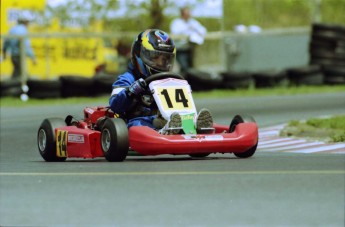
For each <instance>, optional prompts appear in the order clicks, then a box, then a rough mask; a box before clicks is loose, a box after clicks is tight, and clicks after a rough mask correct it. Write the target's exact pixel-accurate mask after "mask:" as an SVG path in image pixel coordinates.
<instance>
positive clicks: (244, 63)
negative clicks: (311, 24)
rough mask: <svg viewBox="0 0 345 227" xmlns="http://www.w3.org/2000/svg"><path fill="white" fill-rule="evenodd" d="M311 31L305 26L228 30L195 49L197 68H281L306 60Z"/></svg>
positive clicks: (239, 69)
mask: <svg viewBox="0 0 345 227" xmlns="http://www.w3.org/2000/svg"><path fill="white" fill-rule="evenodd" d="M309 36H310V31H309V29H307V28H297V29H283V30H274V31H272V30H271V31H263V32H261V33H258V34H236V33H228V34H226V35H225V36H224V38H223V40H222V41H223V42H221V41H220V40H214V39H212V40H207V41H206V42H205V44H203V45H202V46H198V47H197V50H196V58H195V65H196V68H200V69H204V70H219V71H223V70H231V71H237V72H241V71H249V72H252V71H262V70H271V69H275V70H281V69H285V68H289V67H295V66H302V65H306V64H308V62H309V55H308V46H309V39H310V38H309Z"/></svg>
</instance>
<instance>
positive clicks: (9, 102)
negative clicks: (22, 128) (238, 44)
mask: <svg viewBox="0 0 345 227" xmlns="http://www.w3.org/2000/svg"><path fill="white" fill-rule="evenodd" d="M332 92H345V86H298V87H276V88H265V89H254V88H251V89H238V90H212V91H207V92H206V91H205V92H193V97H194V98H197V99H201V98H202V99H212V98H220V97H221V98H224V97H256V96H276V95H297V94H315V93H332ZM108 99H109V97H108V96H101V97H80V98H60V99H33V98H32V99H29V100H28V101H27V102H22V101H21V100H20V99H19V98H16V97H3V98H0V105H1V107H21V106H32V105H68V104H78V103H95V104H102V103H104V105H108Z"/></svg>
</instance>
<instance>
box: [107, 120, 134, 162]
mask: <svg viewBox="0 0 345 227" xmlns="http://www.w3.org/2000/svg"><path fill="white" fill-rule="evenodd" d="M101 148H102V151H103V153H104V157H105V159H107V160H108V161H109V162H122V161H123V160H125V159H126V157H127V154H128V149H129V140H128V129H127V125H126V123H125V122H124V121H123V120H122V119H120V118H109V119H107V120H106V121H105V123H104V125H103V127H102V130H101Z"/></svg>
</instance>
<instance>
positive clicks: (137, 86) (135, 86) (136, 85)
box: [128, 78, 146, 95]
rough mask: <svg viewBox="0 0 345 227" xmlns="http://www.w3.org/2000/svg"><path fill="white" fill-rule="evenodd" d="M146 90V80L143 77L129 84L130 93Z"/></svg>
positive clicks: (136, 93) (135, 93)
mask: <svg viewBox="0 0 345 227" xmlns="http://www.w3.org/2000/svg"><path fill="white" fill-rule="evenodd" d="M145 90H146V82H145V80H144V79H143V78H140V79H139V80H136V81H134V82H133V83H132V85H131V86H129V88H128V91H129V93H130V94H133V95H139V94H140V93H142V92H144V91H145Z"/></svg>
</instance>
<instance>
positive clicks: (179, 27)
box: [170, 7, 207, 73]
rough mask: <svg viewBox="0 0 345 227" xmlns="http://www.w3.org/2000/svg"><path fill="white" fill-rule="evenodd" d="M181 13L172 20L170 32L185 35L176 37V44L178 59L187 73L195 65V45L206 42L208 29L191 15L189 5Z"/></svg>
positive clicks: (182, 70)
mask: <svg viewBox="0 0 345 227" xmlns="http://www.w3.org/2000/svg"><path fill="white" fill-rule="evenodd" d="M180 14H181V16H180V18H176V19H174V20H173V21H172V22H171V24H170V32H171V34H172V35H175V36H184V37H183V38H179V39H176V41H175V44H176V49H177V55H176V60H177V62H178V63H179V65H180V68H181V72H182V73H185V72H186V71H187V70H188V69H189V68H191V67H193V59H194V48H195V45H196V44H198V45H201V44H203V43H204V37H205V35H206V32H207V30H206V28H205V27H204V26H202V25H201V24H200V23H199V22H198V21H197V20H195V19H194V18H192V17H191V14H190V9H189V8H188V7H183V8H181V9H180Z"/></svg>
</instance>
